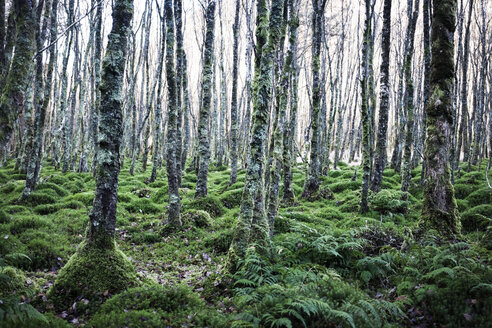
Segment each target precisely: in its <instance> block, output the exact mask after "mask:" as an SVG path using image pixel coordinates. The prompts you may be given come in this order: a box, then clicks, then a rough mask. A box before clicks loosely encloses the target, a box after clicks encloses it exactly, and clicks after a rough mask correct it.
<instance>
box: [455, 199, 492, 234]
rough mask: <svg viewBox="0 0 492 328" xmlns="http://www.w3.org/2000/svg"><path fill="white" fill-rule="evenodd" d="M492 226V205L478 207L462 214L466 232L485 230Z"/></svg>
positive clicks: (462, 223) (462, 222)
mask: <svg viewBox="0 0 492 328" xmlns="http://www.w3.org/2000/svg"><path fill="white" fill-rule="evenodd" d="M491 224H492V205H488V204H484V205H478V206H475V207H473V208H471V209H469V210H467V211H465V212H463V214H461V226H462V228H463V231H464V232H470V231H474V230H485V229H487V226H489V225H491Z"/></svg>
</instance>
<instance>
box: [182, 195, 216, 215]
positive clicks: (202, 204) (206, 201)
mask: <svg viewBox="0 0 492 328" xmlns="http://www.w3.org/2000/svg"><path fill="white" fill-rule="evenodd" d="M186 208H188V209H195V210H202V211H205V212H207V213H208V214H210V216H211V217H212V218H216V217H219V216H222V215H223V214H224V213H225V208H224V206H223V205H222V203H221V202H220V200H219V199H218V198H217V197H215V196H207V197H202V198H199V199H194V200H193V201H191V202H190V203H189V204H187V205H186Z"/></svg>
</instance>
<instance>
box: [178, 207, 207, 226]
mask: <svg viewBox="0 0 492 328" xmlns="http://www.w3.org/2000/svg"><path fill="white" fill-rule="evenodd" d="M183 221H184V222H186V223H189V224H191V225H193V226H195V227H198V228H208V227H211V226H212V225H213V221H212V218H211V217H210V214H208V213H207V212H205V211H202V210H190V211H188V212H186V213H183Z"/></svg>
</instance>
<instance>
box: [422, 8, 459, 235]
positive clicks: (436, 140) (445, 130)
mask: <svg viewBox="0 0 492 328" xmlns="http://www.w3.org/2000/svg"><path fill="white" fill-rule="evenodd" d="M456 2H457V1H456V0H441V1H436V0H434V1H433V4H434V6H433V8H434V13H433V19H432V44H433V45H434V46H433V47H432V59H431V80H430V83H431V99H430V101H429V105H428V106H427V108H426V112H427V125H426V129H427V136H426V142H425V150H424V161H426V168H427V170H426V172H425V181H424V195H423V196H424V197H423V204H422V220H423V222H424V224H425V225H426V226H430V227H435V228H437V229H438V230H439V231H440V232H441V233H443V234H447V235H452V234H456V233H459V232H460V222H459V215H458V209H457V206H456V200H455V198H454V189H453V186H452V184H451V172H450V165H449V151H450V138H451V136H450V133H451V125H452V124H453V115H452V110H453V106H452V90H451V88H452V85H453V76H454V62H453V60H454V39H453V35H454V31H455V22H456Z"/></svg>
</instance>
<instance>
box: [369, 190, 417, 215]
mask: <svg viewBox="0 0 492 328" xmlns="http://www.w3.org/2000/svg"><path fill="white" fill-rule="evenodd" d="M407 195H408V194H407ZM403 197H404V193H403V192H401V191H397V190H390V189H382V190H381V191H380V192H378V193H377V194H371V195H370V197H369V207H370V208H371V209H373V210H375V211H378V212H379V213H380V214H388V213H405V212H406V211H407V210H408V205H409V202H408V201H404V200H403Z"/></svg>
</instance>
